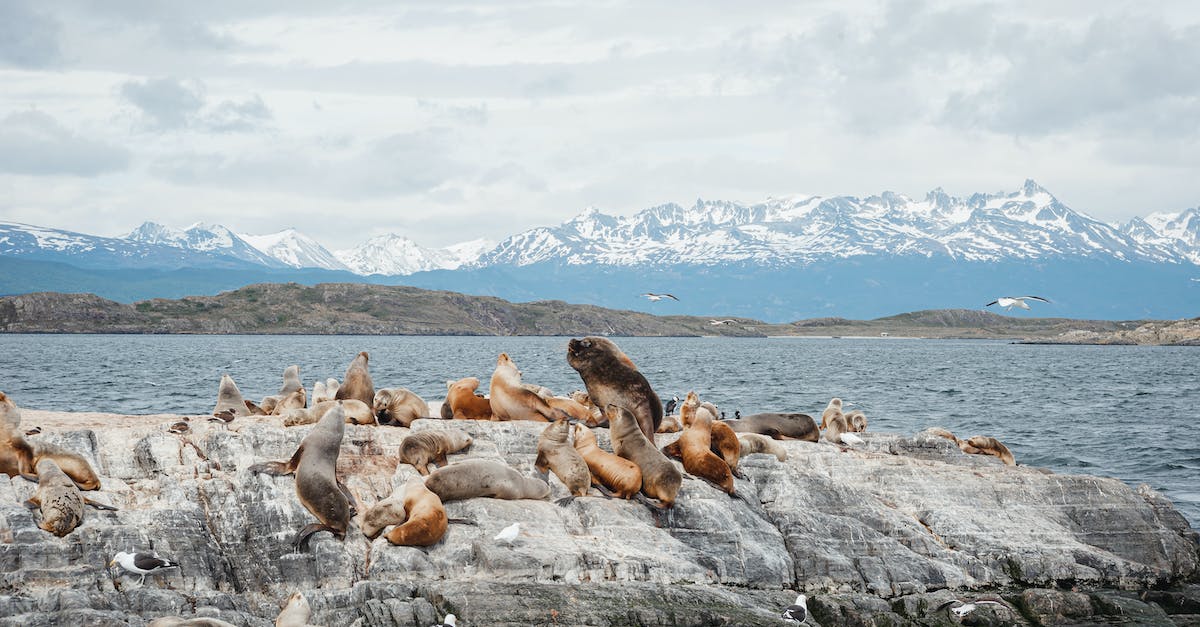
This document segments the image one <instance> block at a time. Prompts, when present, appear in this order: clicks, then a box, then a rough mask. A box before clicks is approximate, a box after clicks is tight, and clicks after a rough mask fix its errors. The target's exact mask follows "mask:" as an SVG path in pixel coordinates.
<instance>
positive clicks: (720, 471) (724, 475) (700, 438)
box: [677, 412, 740, 495]
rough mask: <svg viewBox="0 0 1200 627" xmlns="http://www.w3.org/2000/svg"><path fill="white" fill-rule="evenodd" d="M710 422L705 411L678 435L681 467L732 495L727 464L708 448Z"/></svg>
mask: <svg viewBox="0 0 1200 627" xmlns="http://www.w3.org/2000/svg"><path fill="white" fill-rule="evenodd" d="M712 422H713V421H712V418H709V416H708V413H707V412H705V413H703V414H700V415H697V416H696V417H695V418H693V419H692V424H691V425H690V426H688V428H687V429H684V430H683V433H681V434H680V435H679V440H677V441H678V442H679V455H680V457H682V458H683V469H684V470H686V471H688V472H690V473H691V474H693V475H695V476H697V477H700V478H701V479H704V480H706V481H710V482H712V483H713V484H714V485H716V486H717V487H719V488H720V489H722V490H724V491H725V492H726V493H727V494H729V495H733V494H734V491H735V488H734V485H733V473H732V472H730V469H729V464H726V463H725V460H723V459H721V458H720V457H718V456H717V455H716V454H715V453H713V452H712V451H711V450H710V449H709V447H710V446H712ZM739 446H740V445H739Z"/></svg>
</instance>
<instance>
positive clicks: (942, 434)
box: [922, 427, 962, 449]
mask: <svg viewBox="0 0 1200 627" xmlns="http://www.w3.org/2000/svg"><path fill="white" fill-rule="evenodd" d="M922 433H925V434H928V435H932V436H936V437H939V438H946V439H947V440H950V441H951V442H954V444H955V445H956V446H958V447H959V448H960V449H961V448H962V440H960V439H958V436H956V435H954V434H953V433H950V432H949V431H947V430H945V429H943V428H941V427H930V428H928V429H926V430H925V431H922Z"/></svg>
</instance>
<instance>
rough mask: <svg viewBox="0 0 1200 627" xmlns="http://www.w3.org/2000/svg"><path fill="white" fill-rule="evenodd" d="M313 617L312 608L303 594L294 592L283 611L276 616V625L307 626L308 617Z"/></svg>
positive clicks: (282, 626)
mask: <svg viewBox="0 0 1200 627" xmlns="http://www.w3.org/2000/svg"><path fill="white" fill-rule="evenodd" d="M310 618H312V608H311V607H309V606H308V599H306V598H304V595H303V594H300V593H299V592H293V593H292V596H290V597H288V600H287V604H285V605H284V606H283V611H281V612H279V616H277V617H276V618H275V627H306V626H307V625H308V619H310Z"/></svg>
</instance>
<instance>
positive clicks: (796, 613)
mask: <svg viewBox="0 0 1200 627" xmlns="http://www.w3.org/2000/svg"><path fill="white" fill-rule="evenodd" d="M807 601H808V598H807V597H805V596H804V595H803V594H802V595H800V596H798V597H796V602H795V603H793V604H791V605H789V606H788V607H787V609H786V610H784V611H783V617H784V618H785V619H786V620H794V621H796V622H797V623H803V622H804V619H806V618H808V603H807Z"/></svg>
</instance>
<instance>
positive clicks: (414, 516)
mask: <svg viewBox="0 0 1200 627" xmlns="http://www.w3.org/2000/svg"><path fill="white" fill-rule="evenodd" d="M404 510H405V512H407V514H408V515H407V518H406V520H405V521H404V523H403V524H400V525H397V526H395V527H393V528H392V530H391V531H389V532H387V535H386V536H385V537H386V538H387V540H388V542H391V543H392V544H395V545H397V546H431V545H434V544H437V543H438V541H440V540H441V539H442V536H445V535H446V529H447V528H448V527H449V526H450V521H449V520H448V519H447V518H446V508H445V506H443V505H442V500H441V498H439V497H438V495H437V493H435V492H433V491H432V490H430V489H429V488H428V487H427V486H426V485H425V482H424V481H422V480H421V478H420V477H412V478H410V479H409V480H408V483H406V484H404Z"/></svg>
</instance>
